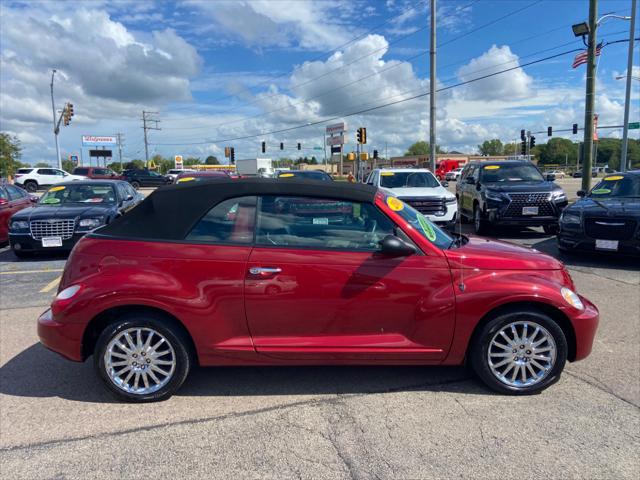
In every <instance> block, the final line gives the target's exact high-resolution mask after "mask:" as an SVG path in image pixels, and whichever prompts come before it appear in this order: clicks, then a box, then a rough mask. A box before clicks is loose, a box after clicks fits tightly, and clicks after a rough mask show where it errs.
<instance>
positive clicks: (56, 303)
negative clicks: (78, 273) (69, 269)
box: [51, 284, 82, 315]
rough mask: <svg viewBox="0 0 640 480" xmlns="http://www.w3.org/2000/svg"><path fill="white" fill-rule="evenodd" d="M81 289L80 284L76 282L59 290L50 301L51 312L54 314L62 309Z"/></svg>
mask: <svg viewBox="0 0 640 480" xmlns="http://www.w3.org/2000/svg"><path fill="white" fill-rule="evenodd" d="M81 290H82V285H79V284H76V285H71V286H70V287H67V288H65V289H64V290H62V291H61V292H59V293H58V294H57V295H56V298H54V299H53V302H52V303H51V311H52V312H53V314H54V315H55V314H57V313H59V312H61V311H62V310H64V309H65V308H66V307H67V305H69V304H70V303H71V301H72V300H73V298H74V297H75V296H76V295H77V294H78V293H79V292H80V291H81Z"/></svg>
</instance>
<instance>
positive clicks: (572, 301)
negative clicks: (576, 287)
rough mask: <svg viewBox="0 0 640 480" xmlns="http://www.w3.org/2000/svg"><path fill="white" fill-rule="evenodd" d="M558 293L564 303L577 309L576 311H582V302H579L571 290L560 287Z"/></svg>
mask: <svg viewBox="0 0 640 480" xmlns="http://www.w3.org/2000/svg"><path fill="white" fill-rule="evenodd" d="M560 293H561V294H562V298H564V301H565V302H567V303H568V304H569V305H571V306H572V307H573V308H577V309H578V310H584V305H583V304H582V300H580V297H579V296H578V294H577V293H575V292H574V291H573V290H571V289H569V288H567V287H562V288H561V289H560Z"/></svg>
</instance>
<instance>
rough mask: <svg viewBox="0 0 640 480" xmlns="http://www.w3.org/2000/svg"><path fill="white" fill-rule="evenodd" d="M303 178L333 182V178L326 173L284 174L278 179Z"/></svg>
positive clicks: (279, 175)
mask: <svg viewBox="0 0 640 480" xmlns="http://www.w3.org/2000/svg"><path fill="white" fill-rule="evenodd" d="M294 177H295V178H303V179H307V180H323V181H327V182H328V181H331V177H330V176H329V175H327V174H326V173H324V172H304V171H302V172H282V173H280V174H278V178H294Z"/></svg>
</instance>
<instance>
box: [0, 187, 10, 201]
mask: <svg viewBox="0 0 640 480" xmlns="http://www.w3.org/2000/svg"><path fill="white" fill-rule="evenodd" d="M0 200H9V195H7V192H6V190H5V189H4V188H2V187H0Z"/></svg>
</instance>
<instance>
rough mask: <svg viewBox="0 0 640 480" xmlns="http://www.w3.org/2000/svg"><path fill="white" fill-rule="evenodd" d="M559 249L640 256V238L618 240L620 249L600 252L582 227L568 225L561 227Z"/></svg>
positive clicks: (593, 240)
mask: <svg viewBox="0 0 640 480" xmlns="http://www.w3.org/2000/svg"><path fill="white" fill-rule="evenodd" d="M557 240H558V247H559V248H560V249H561V250H573V251H583V252H602V253H609V254H612V253H613V254H616V253H618V254H622V255H633V256H640V238H632V239H629V240H618V249H617V250H615V251H613V250H600V249H596V241H595V239H593V238H590V237H587V236H586V235H585V234H584V231H583V230H582V228H581V227H579V226H578V227H577V228H571V227H567V226H566V225H563V224H561V225H560V231H559V232H558V237H557Z"/></svg>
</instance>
